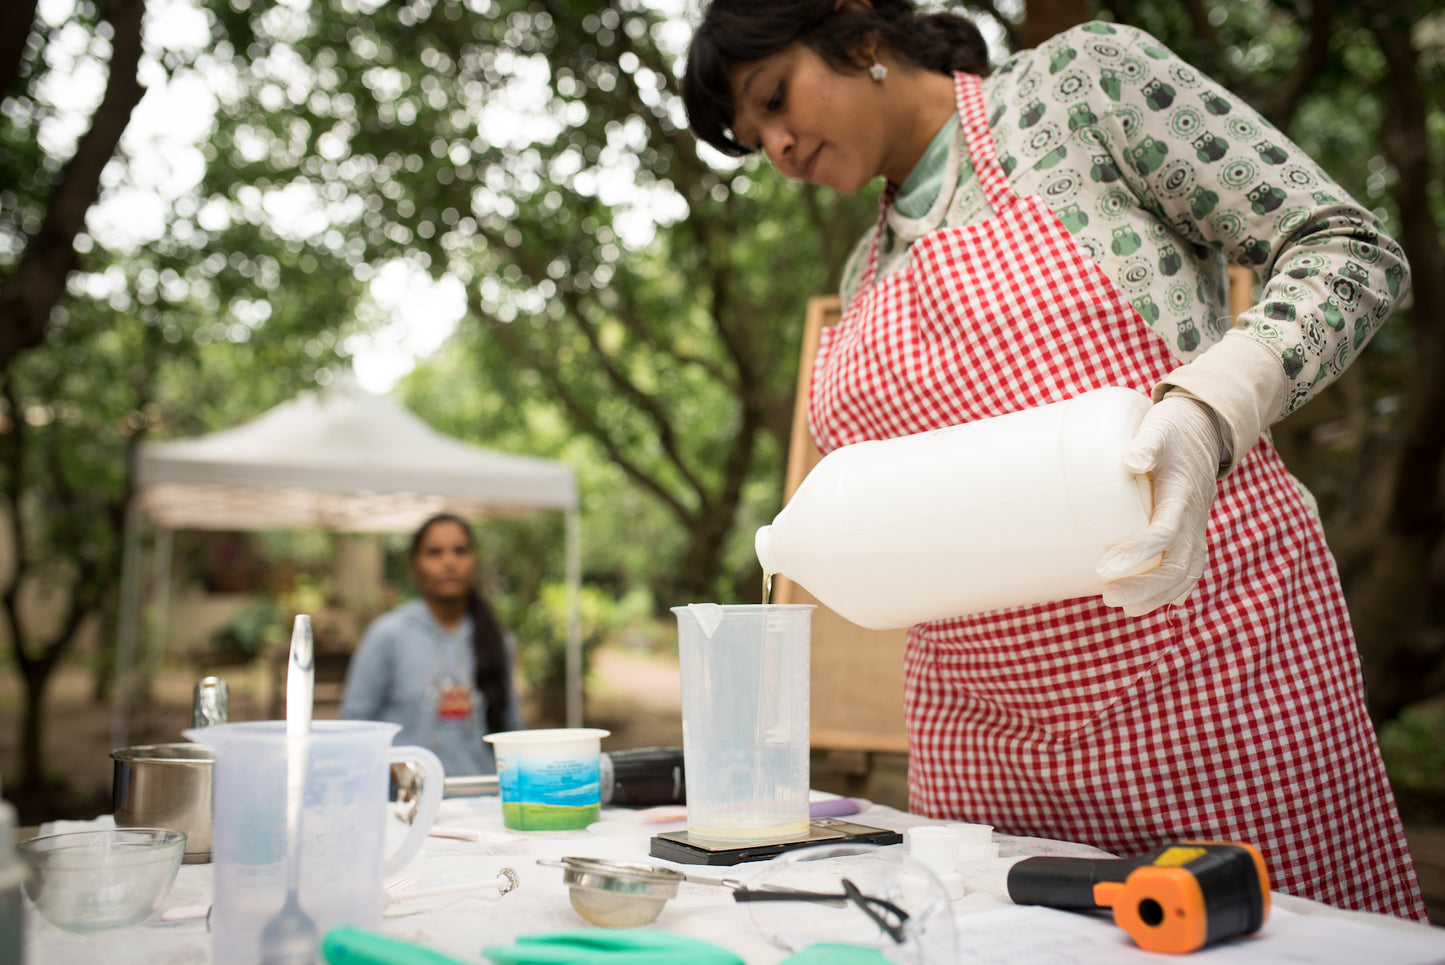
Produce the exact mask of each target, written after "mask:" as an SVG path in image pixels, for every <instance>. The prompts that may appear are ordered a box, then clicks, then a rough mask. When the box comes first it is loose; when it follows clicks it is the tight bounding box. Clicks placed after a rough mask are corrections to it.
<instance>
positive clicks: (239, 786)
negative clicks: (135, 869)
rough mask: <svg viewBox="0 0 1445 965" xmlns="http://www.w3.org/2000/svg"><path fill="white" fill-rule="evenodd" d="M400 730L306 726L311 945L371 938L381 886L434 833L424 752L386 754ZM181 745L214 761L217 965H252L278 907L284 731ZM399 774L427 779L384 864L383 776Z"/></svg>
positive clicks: (306, 893)
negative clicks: (344, 931) (348, 929)
mask: <svg viewBox="0 0 1445 965" xmlns="http://www.w3.org/2000/svg"><path fill="white" fill-rule="evenodd" d="M400 729H401V728H400V727H399V726H398V725H396V724H388V723H381V722H377V721H365V720H318V721H315V722H313V723H312V725H311V733H310V735H309V736H308V737H307V752H306V753H307V758H306V789H305V796H304V804H303V807H302V812H301V850H300V858H299V861H300V888H299V893H298V895H299V901H300V905H301V909H302V911H304V912H306V914H307V915H308V916H309V917H310V918H311V921H312V923H313V924H314V925H315V926H316V930H317V934H318V935H324V934H326V932H327V931H328V930H329V929H331V928H334V927H336V926H337V925H352V926H354V927H357V928H372V929H375V928H379V927H380V926H381V910H382V907H383V883H384V881H385V879H386V878H387V877H390V876H391V875H394V874H395V873H396V872H397V871H399V870H401V868H403V867H404V866H405V865H406V864H407V862H409V861H410V860H411V859H412V858H413V857H414V856H415V855H416V853H417V851H418V850H420V848H421V845H422V843H423V842H424V841H425V840H426V835H427V832H428V831H429V830H431V824H432V820H433V819H434V818H435V817H436V812H437V808H438V806H440V804H441V798H442V791H443V787H444V785H445V774H444V772H443V770H442V764H441V761H439V760H438V759H437V757H436V755H435V754H433V753H432V752H431V751H429V750H427V749H426V748H423V747H392V746H391V739H392V737H393V736H395V734H396V733H397V731H399V730H400ZM182 733H184V734H185V736H186V737H187V738H188V739H190V740H193V741H195V742H196V743H198V744H206V745H209V746H210V747H212V748H214V749H215V752H216V764H215V773H214V775H213V778H212V792H213V797H214V807H213V820H212V840H211V862H212V864H213V865H214V867H215V897H214V900H213V902H212V906H211V907H212V911H211V935H212V939H211V944H212V950H213V955H214V962H215V965H255V963H256V962H257V961H258V960H259V959H260V955H261V951H260V941H261V931H262V929H263V928H265V926H266V922H268V921H269V920H270V919H271V917H272V916H273V915H275V914H276V913H277V912H279V911H280V910H281V906H282V904H283V903H284V902H285V899H286V723H285V721H279V720H273V721H256V722H250V723H240V724H219V725H217V726H214V727H198V728H191V729H188V730H185V731H183V732H182ZM403 762H406V763H414V764H419V765H420V766H421V769H422V772H423V774H424V775H425V777H424V781H423V784H422V788H421V800H420V803H419V807H418V809H417V815H416V818H415V820H414V822H413V824H412V826H411V828H410V829H409V830H408V832H407V835H406V837H405V838H404V839H403V840H402V841H401V843H400V845H398V846H397V848H396V850H395V851H394V852H393V853H392V854H391V855H387V854H386V839H387V824H388V823H389V821H391V820H392V819H391V818H390V817H389V816H388V815H389V807H388V803H387V787H388V778H389V776H390V765H391V764H393V763H403ZM397 824H398V826H399V825H400V822H399V821H398V822H397Z"/></svg>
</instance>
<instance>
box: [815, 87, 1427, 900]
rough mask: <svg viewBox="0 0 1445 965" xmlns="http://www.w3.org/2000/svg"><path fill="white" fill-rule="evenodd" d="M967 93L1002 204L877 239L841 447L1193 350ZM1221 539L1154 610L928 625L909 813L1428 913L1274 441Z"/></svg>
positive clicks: (915, 707) (1130, 372)
mask: <svg viewBox="0 0 1445 965" xmlns="http://www.w3.org/2000/svg"><path fill="white" fill-rule="evenodd" d="M957 92H958V106H959V113H960V115H961V117H962V121H963V125H964V133H965V136H966V137H967V140H968V147H969V152H970V154H971V155H972V158H973V163H974V167H975V169H976V170H977V173H978V178H979V181H980V183H981V185H982V187H983V190H984V191H985V194H986V196H987V198H988V200H989V202H990V204H991V205H992V207H993V209H994V211H995V212H996V215H995V217H994V218H992V219H991V220H987V221H985V222H983V223H981V224H976V225H970V226H967V227H961V228H940V229H937V230H935V231H933V232H931V233H930V234H928V235H926V236H924V237H923V238H921V239H919V240H918V241H917V242H915V243H914V244H913V246H912V247H911V248H910V250H909V258H908V263H907V264H906V265H905V266H903V267H901V268H900V269H899V270H897V271H895V272H893V273H892V274H890V275H889V276H888V277H886V278H884V279H883V280H882V281H876V282H875V278H876V274H877V264H878V243H877V236H876V235H875V240H874V246H873V251H872V254H871V256H870V259H869V265H868V269H867V272H866V276H865V278H864V281H863V285H862V287H861V288H860V290H859V293H858V294H857V295H856V296H855V297H854V299H853V300H852V302H851V303H850V304H849V305H848V307H847V310H846V311H845V313H844V315H843V318H842V320H841V322H840V323H839V324H838V325H837V326H836V327H834V328H832V329H826V330H824V332H823V338H822V342H821V344H820V345H819V348H818V354H817V360H816V362H815V364H814V369H813V383H812V389H811V397H810V406H809V410H810V419H811V423H812V432H813V437H814V438H815V439H816V440H817V442H818V445H819V446H820V447H821V448H822V449H823V451H825V452H827V451H831V450H833V449H836V448H838V447H839V446H844V445H848V444H851V443H855V442H861V441H863V440H867V439H884V438H890V437H894V436H901V435H905V434H908V433H914V432H922V431H925V430H928V429H936V428H939V427H942V426H947V425H954V424H957V423H961V422H968V421H971V420H974V419H982V418H987V417H989V416H995V415H1001V414H1003V413H1007V412H1012V411H1015V410H1018V409H1023V408H1028V407H1032V406H1040V405H1045V404H1047V403H1050V402H1056V401H1059V400H1062V399H1068V398H1072V397H1074V396H1076V395H1078V394H1080V393H1081V392H1085V391H1087V390H1089V389H1094V388H1098V387H1101V386H1109V385H1122V386H1128V387H1131V388H1134V389H1137V390H1139V391H1142V392H1144V393H1146V394H1147V393H1148V392H1149V391H1150V389H1152V388H1153V386H1154V385H1156V384H1157V383H1158V382H1160V381H1161V380H1162V379H1163V378H1164V377H1165V376H1166V375H1167V374H1168V373H1169V372H1170V371H1172V370H1173V369H1174V368H1175V367H1176V365H1177V364H1178V363H1177V362H1176V360H1175V359H1174V357H1173V356H1171V355H1170V353H1169V351H1168V349H1167V348H1166V346H1165V343H1164V341H1163V340H1162V339H1161V338H1160V337H1159V336H1157V335H1156V334H1155V333H1154V332H1153V331H1152V330H1151V329H1150V328H1149V327H1148V325H1147V324H1145V322H1144V321H1143V320H1142V319H1141V318H1139V316H1138V315H1137V314H1136V313H1135V312H1134V309H1133V308H1132V306H1130V304H1129V303H1128V302H1127V301H1126V300H1125V299H1124V298H1123V296H1122V295H1121V294H1120V293H1119V292H1118V291H1117V290H1116V289H1115V287H1114V285H1113V283H1112V282H1111V281H1110V280H1109V279H1108V277H1106V276H1105V275H1104V273H1103V272H1102V271H1101V270H1100V269H1099V267H1098V266H1097V265H1095V264H1094V263H1093V262H1092V261H1091V260H1090V259H1089V258H1088V257H1087V255H1085V254H1084V253H1083V252H1082V251H1081V250H1080V249H1079V247H1078V246H1077V245H1075V243H1074V241H1073V239H1072V238H1071V237H1070V235H1069V233H1068V231H1067V229H1066V228H1065V227H1064V226H1063V225H1062V224H1061V223H1060V222H1059V220H1058V219H1057V218H1056V217H1055V216H1054V215H1053V213H1052V212H1051V211H1050V210H1049V209H1048V208H1047V207H1046V206H1045V205H1044V204H1043V202H1042V201H1041V200H1039V199H1038V198H1036V197H1030V198H1020V197H1017V196H1015V195H1014V193H1013V191H1012V189H1011V188H1010V187H1009V184H1008V182H1007V180H1006V178H1005V176H1004V174H1003V171H1002V169H1001V168H1000V167H999V164H998V162H997V159H996V157H995V153H994V145H993V138H992V136H991V135H990V134H989V130H988V122H987V117H986V111H985V109H984V98H983V92H982V87H981V85H980V82H979V79H978V78H977V77H973V76H970V75H964V74H960V75H958V78H957ZM890 200H891V194H890V195H889V196H887V197H885V199H884V210H885V212H886V210H887V206H888V203H889V201H890ZM881 225H882V221H881V219H880V227H881ZM1208 543H1209V567H1208V569H1207V570H1206V571H1205V574H1204V578H1203V579H1202V580H1200V582H1199V585H1198V587H1197V588H1196V589H1195V590H1194V592H1193V593H1192V594H1191V595H1190V597H1189V599H1188V601H1187V602H1186V603H1185V604H1184V605H1183V606H1177V607H1176V606H1166V607H1164V608H1163V609H1161V610H1158V611H1156V612H1154V613H1152V614H1149V615H1147V616H1145V617H1142V618H1137V619H1135V618H1130V617H1128V616H1125V615H1124V613H1123V611H1122V610H1118V609H1113V608H1110V607H1106V606H1104V604H1103V603H1102V601H1100V600H1099V599H1096V598H1088V599H1074V600H1065V601H1063V602H1060V603H1052V604H1045V605H1041V606H1027V607H1013V608H1009V609H1003V610H995V611H992V612H989V613H984V614H978V615H974V616H969V617H959V618H955V619H949V620H940V621H936V622H933V623H926V624H920V625H918V626H915V627H913V628H912V629H911V630H910V631H909V634H908V645H907V656H906V663H905V688H906V689H905V701H906V708H907V723H908V735H909V751H910V761H909V806H910V808H911V809H912V810H913V811H915V812H917V813H919V814H924V815H928V816H930V817H935V818H952V819H962V820H968V821H981V822H987V823H990V824H993V825H994V826H995V827H996V828H998V829H999V830H1000V831H1003V832H1005V833H1009V834H1016V835H1037V836H1044V837H1051V838H1060V839H1066V840H1072V841H1080V842H1086V843H1089V844H1092V845H1095V846H1097V847H1100V848H1104V849H1106V850H1108V851H1111V852H1113V853H1116V854H1120V855H1133V854H1137V853H1141V852H1143V851H1146V850H1148V849H1149V848H1152V847H1154V846H1156V845H1158V844H1160V843H1163V842H1166V841H1170V840H1178V839H1180V838H1186V837H1189V838H1212V839H1225V840H1240V841H1248V842H1251V843H1253V844H1255V845H1256V846H1258V847H1259V848H1260V850H1261V851H1262V852H1263V853H1264V856H1265V858H1266V860H1267V862H1268V864H1269V868H1270V872H1271V876H1272V880H1273V883H1274V887H1276V888H1278V889H1279V890H1281V891H1285V892H1289V893H1291V894H1296V895H1302V896H1305V897H1308V898H1314V899H1317V900H1319V901H1323V902H1327V903H1329V904H1331V905H1337V906H1340V907H1344V908H1354V909H1367V910H1371V911H1379V912H1386V913H1390V914H1394V915H1399V916H1401V917H1405V918H1415V919H1421V920H1423V919H1424V918H1425V908H1424V903H1423V902H1422V900H1421V897H1420V891H1419V886H1418V884H1417V883H1416V880H1415V872H1414V868H1413V865H1412V863H1411V860H1410V854H1409V850H1408V848H1407V846H1406V843H1405V837H1404V833H1403V830H1402V828H1401V825H1400V820H1399V816H1398V814H1397V813H1396V810H1395V804H1394V799H1393V796H1392V795H1391V793H1390V788H1389V784H1388V782H1387V780H1386V777H1385V770H1384V766H1383V764H1382V762H1381V760H1380V755H1379V750H1378V747H1377V745H1376V742H1375V736H1374V730H1373V728H1372V726H1371V724H1370V720H1369V718H1368V716H1367V715H1366V712H1365V708H1364V703H1363V698H1362V693H1361V690H1362V687H1361V676H1360V667H1359V659H1358V656H1357V654H1356V652H1355V646H1354V640H1353V635H1352V633H1351V631H1350V624H1349V617H1348V614H1347V612H1346V609H1345V602H1344V598H1343V596H1342V594H1341V591H1340V586H1339V580H1338V577H1337V575H1336V572H1335V568H1334V561H1333V559H1332V557H1331V556H1330V553H1329V550H1328V548H1327V547H1326V545H1325V541H1324V534H1323V532H1322V530H1321V529H1320V527H1319V525H1318V523H1317V521H1316V519H1315V517H1314V515H1313V514H1312V513H1311V512H1310V511H1309V510H1308V509H1307V508H1306V506H1305V504H1304V501H1303V499H1302V497H1301V495H1300V492H1299V490H1298V489H1297V488H1296V486H1295V484H1294V483H1293V481H1292V480H1291V479H1290V478H1289V476H1288V474H1287V473H1286V471H1285V467H1284V463H1283V462H1282V461H1281V460H1280V458H1279V456H1278V454H1277V453H1276V452H1275V451H1274V449H1273V448H1272V447H1271V446H1269V445H1268V444H1267V443H1266V442H1264V441H1263V440H1261V441H1260V442H1258V443H1256V445H1255V446H1254V448H1253V449H1252V450H1250V452H1249V453H1248V455H1246V457H1245V458H1244V459H1243V460H1241V461H1240V463H1239V465H1238V467H1237V468H1236V469H1235V471H1234V472H1233V473H1232V474H1231V475H1230V476H1229V478H1228V479H1226V480H1224V481H1223V482H1222V483H1221V484H1220V486H1219V493H1218V496H1217V498H1216V499H1215V502H1214V508H1213V511H1212V513H1211V516H1210V521H1209V531H1208Z"/></svg>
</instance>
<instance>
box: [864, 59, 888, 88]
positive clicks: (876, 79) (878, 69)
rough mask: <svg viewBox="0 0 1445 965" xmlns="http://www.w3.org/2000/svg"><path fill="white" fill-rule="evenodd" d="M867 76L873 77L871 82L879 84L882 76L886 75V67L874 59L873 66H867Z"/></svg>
mask: <svg viewBox="0 0 1445 965" xmlns="http://www.w3.org/2000/svg"><path fill="white" fill-rule="evenodd" d="M868 76H869V77H872V78H873V83H875V84H881V83H883V78H885V77H887V76H888V68H887V67H884V66H883V65H882V64H880V63H878V62H877V61H876V60H875V61H874V62H873V66H872V67H869V68H868Z"/></svg>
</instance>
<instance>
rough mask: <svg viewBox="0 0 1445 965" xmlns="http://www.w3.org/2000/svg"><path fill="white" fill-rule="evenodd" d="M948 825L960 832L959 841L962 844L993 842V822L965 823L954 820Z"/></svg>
mask: <svg viewBox="0 0 1445 965" xmlns="http://www.w3.org/2000/svg"><path fill="white" fill-rule="evenodd" d="M948 826H949V827H950V828H953V829H954V830H955V831H957V832H958V841H959V843H960V844H992V843H993V825H992V824H963V823H959V822H953V823H950V824H949V825H948Z"/></svg>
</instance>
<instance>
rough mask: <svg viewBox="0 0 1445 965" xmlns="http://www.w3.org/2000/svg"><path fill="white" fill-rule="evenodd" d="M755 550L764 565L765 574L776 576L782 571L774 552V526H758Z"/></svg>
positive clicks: (754, 543) (754, 540) (759, 560)
mask: <svg viewBox="0 0 1445 965" xmlns="http://www.w3.org/2000/svg"><path fill="white" fill-rule="evenodd" d="M753 550H754V551H755V552H756V553H757V554H758V562H759V563H761V564H762V565H763V573H764V575H767V576H776V575H777V574H778V573H779V572H781V571H780V570H779V569H778V558H777V556H775V555H774V553H773V527H771V526H760V527H758V534H757V535H756V536H754V537H753Z"/></svg>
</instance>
